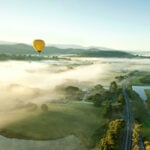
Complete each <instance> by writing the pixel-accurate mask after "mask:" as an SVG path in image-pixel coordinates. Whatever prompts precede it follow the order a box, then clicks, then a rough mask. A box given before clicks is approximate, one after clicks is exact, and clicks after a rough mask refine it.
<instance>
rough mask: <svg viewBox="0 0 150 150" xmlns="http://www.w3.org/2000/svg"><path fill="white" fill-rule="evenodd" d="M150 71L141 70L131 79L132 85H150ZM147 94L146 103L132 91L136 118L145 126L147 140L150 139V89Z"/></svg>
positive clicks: (132, 103) (132, 104)
mask: <svg viewBox="0 0 150 150" xmlns="http://www.w3.org/2000/svg"><path fill="white" fill-rule="evenodd" d="M149 76H150V72H139V73H138V74H137V75H136V76H134V77H133V78H132V79H131V84H132V85H143V86H144V85H150V83H149V82H142V81H149V79H150V78H149ZM145 79H146V80H145ZM145 93H146V95H147V96H148V100H147V101H146V102H145V103H144V102H143V101H142V100H141V99H140V97H139V96H138V94H136V93H135V92H132V94H131V95H132V96H131V106H132V112H133V116H134V119H135V120H136V121H137V122H138V123H140V124H142V126H143V131H142V132H143V137H145V138H146V140H150V120H149V119H148V118H149V117H150V109H149V108H150V105H149V104H150V90H145Z"/></svg>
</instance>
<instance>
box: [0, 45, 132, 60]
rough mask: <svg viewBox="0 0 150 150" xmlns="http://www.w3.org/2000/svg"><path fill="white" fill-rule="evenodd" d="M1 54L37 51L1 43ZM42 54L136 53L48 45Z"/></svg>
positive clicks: (128, 56)
mask: <svg viewBox="0 0 150 150" xmlns="http://www.w3.org/2000/svg"><path fill="white" fill-rule="evenodd" d="M0 54H13V55H31V54H37V52H36V51H35V50H34V49H33V48H32V46H30V45H26V44H1V45H0ZM41 55H75V56H79V57H119V58H131V57H134V55H132V54H130V53H127V52H124V51H116V50H103V49H98V48H89V49H82V48H81V49H79V48H66V49H61V48H57V47H52V46H47V47H46V48H45V49H44V50H43V52H42V53H41Z"/></svg>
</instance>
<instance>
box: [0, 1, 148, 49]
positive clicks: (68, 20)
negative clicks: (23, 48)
mask: <svg viewBox="0 0 150 150" xmlns="http://www.w3.org/2000/svg"><path fill="white" fill-rule="evenodd" d="M35 38H42V39H44V40H45V41H46V43H49V44H56V43H57V44H77V45H83V46H102V47H110V48H115V49H132V50H142V49H143V50H150V0H0V41H13V42H22V43H32V40H33V39H35Z"/></svg>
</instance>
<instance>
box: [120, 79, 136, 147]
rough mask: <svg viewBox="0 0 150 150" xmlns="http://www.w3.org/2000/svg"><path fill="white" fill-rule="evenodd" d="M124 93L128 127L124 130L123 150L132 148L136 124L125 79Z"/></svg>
mask: <svg viewBox="0 0 150 150" xmlns="http://www.w3.org/2000/svg"><path fill="white" fill-rule="evenodd" d="M122 90H123V95H124V98H125V122H126V127H125V130H124V135H123V138H122V143H121V150H131V149H132V130H133V126H134V120H133V116H132V113H131V107H130V102H129V97H128V94H127V92H126V81H125V80H124V82H123V84H122Z"/></svg>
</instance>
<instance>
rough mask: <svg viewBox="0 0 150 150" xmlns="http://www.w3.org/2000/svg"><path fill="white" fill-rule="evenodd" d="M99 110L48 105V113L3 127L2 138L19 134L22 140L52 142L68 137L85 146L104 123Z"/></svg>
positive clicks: (90, 142)
mask: <svg viewBox="0 0 150 150" xmlns="http://www.w3.org/2000/svg"><path fill="white" fill-rule="evenodd" d="M101 112H102V108H96V107H94V106H93V105H88V104H78V103H69V104H58V103H49V111H48V112H41V113H40V114H39V113H37V114H38V115H34V116H31V117H28V118H26V119H24V120H22V121H18V122H16V123H12V124H10V125H9V126H7V127H5V129H4V130H5V131H7V133H5V134H4V135H5V136H8V137H11V136H12V137H13V135H15V136H17V135H19V138H20V135H21V136H22V137H23V138H24V139H34V140H52V139H58V138H63V137H66V136H69V135H75V136H77V137H78V138H79V139H80V141H81V143H83V144H84V145H85V146H86V147H89V146H91V145H92V142H93V141H92V136H93V134H94V131H95V130H96V129H98V128H99V127H100V126H101V124H102V123H103V120H102V118H101V114H102V113H101Z"/></svg>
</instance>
